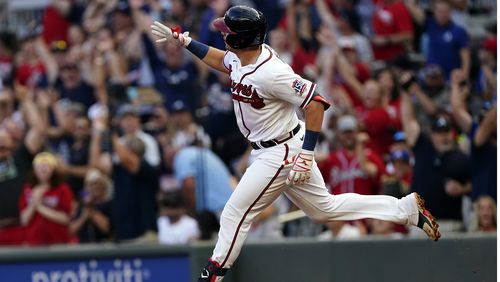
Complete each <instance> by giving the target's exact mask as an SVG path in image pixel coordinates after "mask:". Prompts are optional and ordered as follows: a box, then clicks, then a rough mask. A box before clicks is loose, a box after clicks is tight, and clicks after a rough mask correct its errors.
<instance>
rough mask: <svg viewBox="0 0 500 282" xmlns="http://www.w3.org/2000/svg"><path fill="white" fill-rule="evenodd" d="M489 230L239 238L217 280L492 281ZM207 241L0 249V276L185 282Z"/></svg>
mask: <svg viewBox="0 0 500 282" xmlns="http://www.w3.org/2000/svg"><path fill="white" fill-rule="evenodd" d="M496 241H497V238H496V236H495V235H468V234H457V235H448V236H444V237H443V238H442V239H441V240H440V241H439V242H433V241H430V240H428V239H392V240H389V239H384V238H376V237H370V238H366V239H363V240H350V241H338V240H337V241H321V242H318V241H316V240H315V239H313V238H296V239H287V240H283V241H279V242H260V243H250V242H249V243H247V244H245V245H244V247H243V249H242V252H241V255H240V257H239V258H238V260H237V261H236V263H235V264H234V266H233V267H232V269H231V270H230V271H229V272H228V274H227V277H226V279H225V280H224V281H225V282H226V281H227V282H236V281H237V282H267V281H276V282H281V281H287V282H305V281H314V282H332V281H349V282H373V281H383V282H401V281H405V282H422V281H429V282H434V281H436V282H437V281H439V282H448V281H453V282H471V281H482V282H494V281H496V275H497V269H496V260H497V257H496ZM212 250H213V242H207V243H204V242H200V243H196V244H192V245H182V246H159V245H156V244H149V245H115V244H102V245H77V246H54V247H43V248H6V249H3V248H0V280H1V281H9V282H21V281H23V282H24V281H31V282H50V281H73V282H74V281H77V282H80V281H130V282H156V281H158V282H192V281H196V276H197V275H199V273H200V269H201V267H203V266H204V265H205V263H206V261H207V259H208V258H209V257H210V255H211V254H212Z"/></svg>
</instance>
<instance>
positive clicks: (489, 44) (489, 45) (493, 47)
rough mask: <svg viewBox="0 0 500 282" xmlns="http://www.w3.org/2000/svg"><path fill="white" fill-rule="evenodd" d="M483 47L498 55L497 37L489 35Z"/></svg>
mask: <svg viewBox="0 0 500 282" xmlns="http://www.w3.org/2000/svg"><path fill="white" fill-rule="evenodd" d="M481 47H482V48H483V49H485V50H487V51H489V52H491V53H493V54H494V55H495V56H496V54H497V39H496V38H495V37H488V38H486V39H484V40H483V43H482V44H481Z"/></svg>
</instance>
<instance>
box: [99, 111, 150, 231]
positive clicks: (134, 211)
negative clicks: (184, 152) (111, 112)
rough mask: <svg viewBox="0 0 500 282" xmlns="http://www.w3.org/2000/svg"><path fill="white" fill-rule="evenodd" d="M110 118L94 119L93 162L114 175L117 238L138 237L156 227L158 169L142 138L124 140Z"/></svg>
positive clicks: (131, 137) (114, 215)
mask: <svg viewBox="0 0 500 282" xmlns="http://www.w3.org/2000/svg"><path fill="white" fill-rule="evenodd" d="M106 120H107V118H106V117H105V116H104V117H101V118H98V119H95V120H94V122H93V132H94V134H93V135H92V140H91V145H90V152H91V155H90V163H91V164H92V166H94V167H96V168H99V169H101V170H102V171H104V172H107V173H109V174H111V175H112V180H113V183H114V185H115V187H116V189H115V193H114V197H113V200H114V201H113V205H114V213H113V224H114V226H115V227H116V239H117V240H119V241H121V240H130V239H137V238H139V237H140V236H142V235H144V234H146V232H151V231H152V232H154V231H155V230H156V216H157V213H156V212H157V208H156V198H155V196H156V193H157V191H158V186H159V183H158V171H157V170H156V169H155V168H153V167H152V166H151V165H150V164H149V163H148V162H147V161H146V160H145V159H144V152H145V145H144V143H143V142H142V141H141V139H139V138H137V137H135V136H130V137H127V138H126V139H125V141H124V142H123V143H122V142H120V141H119V139H118V136H117V135H116V134H115V133H113V134H111V133H110V132H109V130H108V125H107V121H106ZM108 136H111V137H110V138H108ZM106 144H107V145H106ZM103 145H105V146H103ZM112 155H115V157H113V158H112Z"/></svg>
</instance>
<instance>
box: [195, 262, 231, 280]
mask: <svg viewBox="0 0 500 282" xmlns="http://www.w3.org/2000/svg"><path fill="white" fill-rule="evenodd" d="M228 270H229V269H228V268H222V267H220V264H219V263H217V262H215V261H213V260H212V259H209V260H208V263H207V265H206V266H205V267H204V268H203V270H202V271H201V274H200V278H198V282H220V281H222V279H224V275H225V274H226V272H227V271H228Z"/></svg>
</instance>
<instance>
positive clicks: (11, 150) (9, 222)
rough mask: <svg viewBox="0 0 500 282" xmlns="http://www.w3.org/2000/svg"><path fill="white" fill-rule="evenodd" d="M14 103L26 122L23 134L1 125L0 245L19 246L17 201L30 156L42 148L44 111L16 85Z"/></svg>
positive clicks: (12, 127)
mask: <svg viewBox="0 0 500 282" xmlns="http://www.w3.org/2000/svg"><path fill="white" fill-rule="evenodd" d="M15 95H16V98H17V101H18V102H19V104H20V106H21V111H22V113H23V114H24V117H25V121H26V131H25V134H22V131H21V130H20V129H19V128H18V127H17V126H16V124H15V123H10V125H9V126H7V123H6V122H5V121H4V122H3V123H2V127H1V128H0V186H1V187H2V189H0V245H3V244H19V243H22V238H23V234H24V231H23V229H22V228H21V226H20V221H19V207H18V201H19V198H20V197H21V193H22V191H23V185H24V184H25V183H26V182H27V181H28V175H29V173H30V171H31V169H32V161H33V156H34V155H35V154H36V153H37V152H38V151H39V150H40V148H41V147H42V146H43V143H44V140H45V136H46V129H47V123H46V118H47V115H46V113H47V108H43V107H42V108H37V105H36V104H35V103H34V101H33V100H32V99H31V97H29V96H30V94H29V91H28V89H26V88H25V87H22V86H20V85H17V86H16V88H15Z"/></svg>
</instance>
